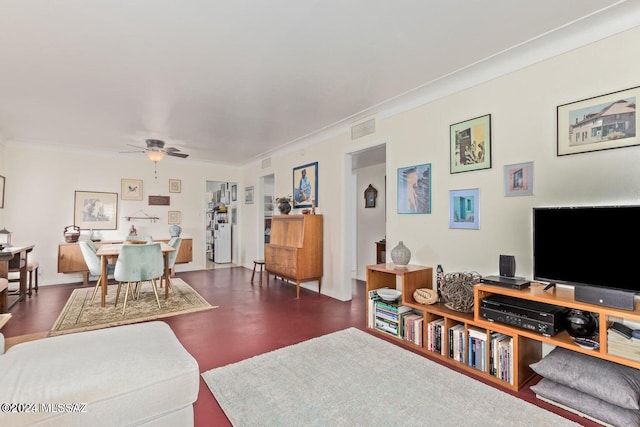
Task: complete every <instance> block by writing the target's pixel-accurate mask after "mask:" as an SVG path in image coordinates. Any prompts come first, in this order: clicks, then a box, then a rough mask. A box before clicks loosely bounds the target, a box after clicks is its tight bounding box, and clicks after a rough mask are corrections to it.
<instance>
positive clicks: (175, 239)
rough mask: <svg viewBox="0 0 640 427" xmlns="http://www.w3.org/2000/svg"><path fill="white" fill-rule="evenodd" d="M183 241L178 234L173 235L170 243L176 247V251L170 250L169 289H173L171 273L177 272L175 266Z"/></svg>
mask: <svg viewBox="0 0 640 427" xmlns="http://www.w3.org/2000/svg"><path fill="white" fill-rule="evenodd" d="M181 243H182V238H181V237H177V236H176V237H172V238H171V240H169V243H168V245H169V246H171V247H172V248H174V249H175V251H173V252H169V277H167V286H169V290H171V285H172V284H171V275H172V274H174V273H175V271H174V268H175V265H176V259H177V258H178V251H179V250H180V244H181ZM160 283H162V282H160Z"/></svg>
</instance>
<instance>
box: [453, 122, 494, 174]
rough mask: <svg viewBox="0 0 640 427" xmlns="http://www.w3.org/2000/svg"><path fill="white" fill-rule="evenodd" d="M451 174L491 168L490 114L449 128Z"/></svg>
mask: <svg viewBox="0 0 640 427" xmlns="http://www.w3.org/2000/svg"><path fill="white" fill-rule="evenodd" d="M449 132H450V135H449V145H450V150H451V166H450V172H451V173H458V172H468V171H474V170H479V169H489V168H491V114H487V115H486V116H481V117H476V118H475V119H471V120H466V121H464V122H460V123H456V124H453V125H451V126H449Z"/></svg>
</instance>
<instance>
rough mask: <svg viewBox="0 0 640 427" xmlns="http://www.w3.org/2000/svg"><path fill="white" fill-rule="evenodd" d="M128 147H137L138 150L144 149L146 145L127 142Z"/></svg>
mask: <svg viewBox="0 0 640 427" xmlns="http://www.w3.org/2000/svg"><path fill="white" fill-rule="evenodd" d="M127 145H128V146H129V147H133V148H137V149H138V150H146V147H141V146H139V145H133V144H127Z"/></svg>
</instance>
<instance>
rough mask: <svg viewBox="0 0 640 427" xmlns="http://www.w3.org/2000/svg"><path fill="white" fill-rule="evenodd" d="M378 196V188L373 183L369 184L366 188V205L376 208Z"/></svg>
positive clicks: (366, 206)
mask: <svg viewBox="0 0 640 427" xmlns="http://www.w3.org/2000/svg"><path fill="white" fill-rule="evenodd" d="M377 197H378V190H376V189H375V188H374V186H373V185H371V184H369V186H368V187H367V189H366V190H364V207H365V208H375V207H376V198H377Z"/></svg>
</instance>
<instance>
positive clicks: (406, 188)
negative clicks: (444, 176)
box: [398, 163, 431, 214]
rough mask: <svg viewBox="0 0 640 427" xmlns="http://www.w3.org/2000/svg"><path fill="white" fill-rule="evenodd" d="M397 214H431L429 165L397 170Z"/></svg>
mask: <svg viewBox="0 0 640 427" xmlns="http://www.w3.org/2000/svg"><path fill="white" fill-rule="evenodd" d="M398 213H399V214H430V213H431V163H425V164H423V165H417V166H408V167H405V168H398Z"/></svg>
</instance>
